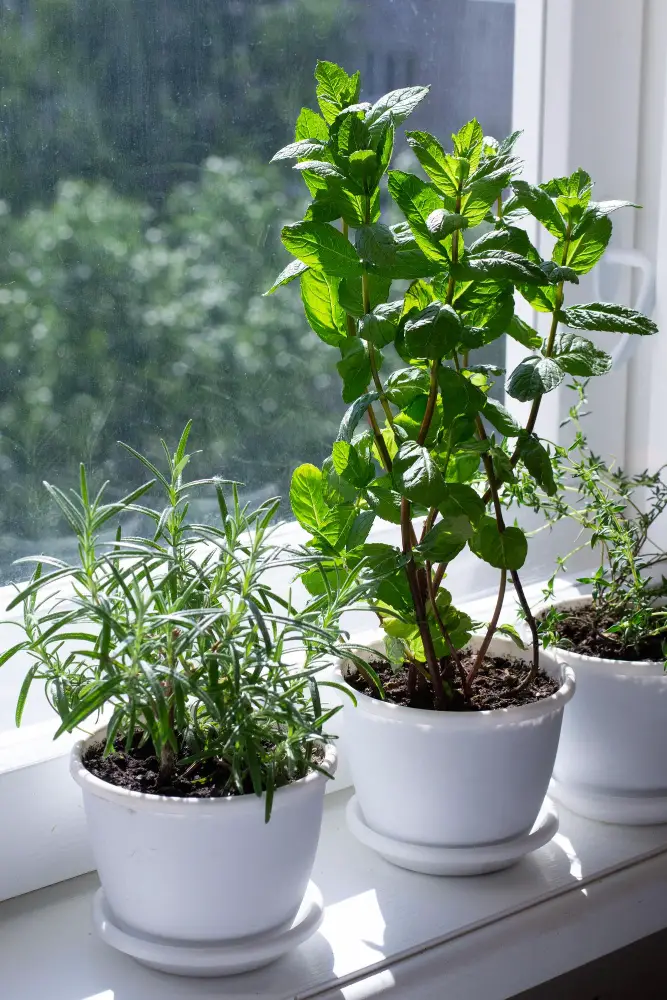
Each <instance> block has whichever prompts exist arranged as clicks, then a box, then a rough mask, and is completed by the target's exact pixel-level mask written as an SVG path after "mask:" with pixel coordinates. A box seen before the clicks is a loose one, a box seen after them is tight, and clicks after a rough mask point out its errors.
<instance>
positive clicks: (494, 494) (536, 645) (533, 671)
mask: <svg viewBox="0 0 667 1000" xmlns="http://www.w3.org/2000/svg"><path fill="white" fill-rule="evenodd" d="M476 424H477V433H478V434H479V437H480V440H482V441H484V440H486V431H485V430H484V424H483V423H482V420H481V417H479V416H478V417H477V419H476ZM482 461H483V462H484V469H485V470H486V478H487V479H488V481H489V490H490V491H491V498H492V500H493V508H494V511H495V514H496V523H497V525H498V531H504V530H505V521H504V519H503V512H502V507H501V505H500V496H499V493H498V484H497V482H496V477H495V475H494V472H493V463H492V461H491V459H490V458H489V456H488V455H487V454H484V455H482ZM510 576H511V577H512V583H513V584H514V590H515V591H516V595H517V597H518V598H519V604H520V605H521V608H522V610H523V613H524V615H525V616H526V621H527V622H528V627H529V629H530V633H531V637H532V641H533V643H532V644H533V659H532V663H531V668H530V673H529V674H528V676H527V677H526V679H525V680H523V681H522V682H521V684H520V685H519V687H518V688H517V690H519V691H521V690H523V689H524V688H525V687H527V686H528V685H529V684H530V683H531V682H532V681H533V679H534V678H535V677H536V675H537V671H538V670H539V665H540V639H539V636H538V634H537V624H536V622H535V618H534V617H533V614H532V612H531V610H530V605H529V604H528V601H527V600H526V595H525V594H524V591H523V587H522V585H521V580H520V579H519V574H518V572H517V571H516V570H515V569H512V570H510ZM494 630H495V626H494ZM487 634H488V633H487Z"/></svg>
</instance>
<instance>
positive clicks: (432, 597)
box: [426, 562, 467, 695]
mask: <svg viewBox="0 0 667 1000" xmlns="http://www.w3.org/2000/svg"><path fill="white" fill-rule="evenodd" d="M426 586H427V588H428V597H429V601H430V602H431V607H432V609H433V614H434V615H435V620H436V622H437V623H438V628H439V629H440V634H441V635H442V638H443V639H444V640H445V642H446V643H447V649H448V650H449V655H450V656H451V658H452V659H453V661H454V663H455V664H456V669H457V672H458V675H459V677H460V679H461V686H462V688H463V693H464V695H465V693H466V688H467V678H466V672H465V670H464V669H463V664H462V663H461V657H460V656H459V652H458V650H457V649H456V648H455V646H454V643H453V642H452V638H451V636H450V634H449V631H448V630H447V627H446V625H445V623H444V622H443V620H442V616H441V614H440V611H439V610H438V605H437V604H436V597H437V592H436V590H435V589H434V587H433V577H432V575H431V564H430V563H428V562H427V563H426Z"/></svg>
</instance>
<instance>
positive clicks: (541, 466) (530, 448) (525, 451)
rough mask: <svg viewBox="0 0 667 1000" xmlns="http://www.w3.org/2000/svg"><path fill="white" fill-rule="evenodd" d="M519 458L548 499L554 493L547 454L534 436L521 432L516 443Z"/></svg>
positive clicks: (554, 488) (554, 487)
mask: <svg viewBox="0 0 667 1000" xmlns="http://www.w3.org/2000/svg"><path fill="white" fill-rule="evenodd" d="M517 447H518V451H519V457H520V459H521V461H522V462H523V464H524V465H525V466H526V468H527V469H528V472H529V473H530V474H531V476H532V477H533V479H534V480H535V482H536V483H537V484H538V486H541V487H542V489H543V490H544V492H545V493H547V494H548V495H549V496H550V497H551V496H553V495H554V494H555V492H556V483H555V482H554V474H553V469H552V467H551V458H550V457H549V453H548V451H547V450H546V448H545V447H544V445H543V444H542V443H541V441H540V439H539V438H538V437H537V435H536V434H527V433H526V432H525V431H523V430H522V431H521V433H520V435H519V440H518V443H517Z"/></svg>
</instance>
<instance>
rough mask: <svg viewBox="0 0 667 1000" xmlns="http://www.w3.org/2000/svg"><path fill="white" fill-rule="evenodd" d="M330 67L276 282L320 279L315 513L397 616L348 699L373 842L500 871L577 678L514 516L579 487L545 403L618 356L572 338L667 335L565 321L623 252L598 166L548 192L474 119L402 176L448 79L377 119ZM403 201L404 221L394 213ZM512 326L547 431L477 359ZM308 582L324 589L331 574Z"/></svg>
mask: <svg viewBox="0 0 667 1000" xmlns="http://www.w3.org/2000/svg"><path fill="white" fill-rule="evenodd" d="M315 77H316V82H317V99H318V103H319V108H320V113H319V114H318V113H316V112H314V111H311V110H308V109H304V110H302V111H301V113H300V115H299V117H298V120H297V123H296V134H295V141H294V142H293V143H291V144H290V145H289V146H287V147H285V148H284V149H281V150H280V151H279V152H278V153H277V154H276V156H275V157H274V159H277V160H283V159H287V158H292V159H294V160H295V161H296V163H295V169H296V170H297V171H299V172H300V173H301V175H302V176H303V178H304V180H305V182H306V184H307V186H308V189H309V191H310V193H311V196H312V201H311V203H310V205H309V207H308V209H307V211H306V213H305V217H304V219H303V220H302V221H300V222H297V223H295V224H293V225H288V226H285V228H284V229H283V231H282V241H283V244H284V245H285V247H286V249H287V250H289V251H290V252H291V253H292V254H293V256H294V258H295V259H294V260H293V261H292V262H291V263H290V264H288V265H287V267H286V268H285V270H284V271H283V272H282V274H281V275H280V276H279V277H278V279H277V280H276V282H275V284H274V286H273V287H272V288H271V289H270V292H273V291H275V290H276V288H278V287H279V286H281V285H283V284H286V283H287V282H289V281H292V280H294V279H297V278H298V279H299V280H300V284H301V296H302V299H303V304H304V310H305V314H306V317H307V319H308V322H309V323H310V326H311V327H312V329H313V331H314V332H315V334H317V335H318V336H319V337H320V338H321V339H322V340H324V341H325V342H326V343H327V344H330V345H331V347H332V349H334V350H336V351H337V352H339V360H338V362H337V369H338V372H339V374H340V376H341V379H342V383H343V387H342V394H343V400H344V402H346V403H347V404H349V409H348V410H347V412H346V413H345V416H344V417H343V420H342V422H341V425H340V430H339V433H338V437H337V440H336V441H335V443H334V445H333V449H332V454H331V455H330V456H329V457H328V458H327V459H326V460H325V461H324V464H323V465H322V468H321V469H320V468H317V467H315V466H314V465H310V464H307V465H302V466H300V467H299V468H298V469H297V470H296V471H295V473H294V476H293V479H292V485H291V502H292V509H293V511H294V514H295V516H296V518H297V520H298V521H299V522H300V523H301V525H302V526H303V527H304V528H305V529H306V530H308V531H309V533H310V535H311V541H310V545H311V547H313V548H314V549H316V550H318V551H320V552H321V553H322V555H323V557H324V558H325V563H324V566H325V567H326V570H327V572H328V573H329V576H330V579H329V585H330V586H331V587H335V585H336V579H337V577H338V576H339V575H340V573H341V572H343V571H347V570H349V569H350V568H353V567H356V566H359V565H361V566H362V567H363V568H362V574H363V579H364V581H365V585H366V596H367V600H368V603H369V605H370V606H371V607H372V608H373V610H374V611H375V612H376V613H377V616H378V619H379V622H380V631H379V633H378V635H377V637H376V638H377V641H375V642H371V643H370V646H371V647H375V652H371V653H368V652H367V653H366V654H365V655H361V656H359V655H356V656H351V657H350V658H349V659H348V660H347V662H346V663H344V665H343V676H342V678H341V679H342V680H343V681H344V682H345V683H347V684H348V686H349V687H350V689H353V690H354V691H355V692H356V702H357V704H356V707H354V705H352V704H349V705H346V706H345V709H344V715H345V732H346V741H347V744H348V749H349V754H350V763H351V768H352V773H353V778H354V783H355V788H356V797H357V798H356V804H355V808H356V809H357V812H356V813H355V815H354V823H355V829H356V831H357V832H358V833H359V832H360V831H365V832H362V833H361V835H362V836H364V837H365V838H366V841H367V842H369V843H370V842H373V843H374V844H375V846H377V847H378V849H379V850H381V851H383V852H384V853H385V855H386V856H387V857H389V858H390V859H391V860H395V861H397V863H399V864H404V865H406V866H407V867H416V868H419V869H420V870H427V871H438V870H440V871H442V870H450V869H449V868H448V867H447V866H448V864H449V862H448V861H447V857H449V858H450V860H451V858H452V854H451V852H450V853H449V855H447V850H446V849H448V848H450V847H451V846H452V845H458V846H459V847H461V846H464V847H465V846H469V847H471V848H472V849H473V850H474V851H476V852H477V854H476V856H477V857H478V858H482V855H483V854H484V851H482V850H481V849H480V845H488V844H489V843H494V842H498V841H505V842H508V841H511V840H512V839H513V838H514V840H515V841H516V843H517V844H518V845H519V846H518V847H517V850H520V851H523V850H529V849H531V848H530V847H526V846H525V843H526V841H525V838H526V835H527V833H528V831H530V830H531V827H532V826H533V824H534V822H535V819H536V817H537V816H538V812H539V810H540V807H541V805H542V802H543V799H544V795H545V792H546V790H547V786H548V783H549V779H550V777H551V772H552V767H553V762H554V758H555V755H556V750H557V744H558V738H559V731H560V725H561V718H562V712H563V708H564V705H565V703H566V702H567V701H568V700H569V698H570V697H571V695H572V693H573V690H574V680H573V674H572V671H571V670H570V669H569V668H568V667H565V666H562V665H560V664H556V663H554V662H553V660H552V659H551V658H546V657H541V655H540V642H539V636H538V631H537V626H536V623H535V621H534V618H533V616H532V614H531V612H530V608H529V607H528V605H527V602H526V599H525V595H524V591H523V587H522V584H521V579H520V571H521V569H522V567H523V565H524V563H525V560H526V557H527V551H528V543H527V539H526V536H525V534H524V532H523V530H522V529H521V527H520V526H519V525H518V524H517V523H511V522H510V521H509V518H508V515H507V506H508V505H509V504H510V503H512V502H516V501H517V499H518V500H521V494H520V493H519V491H518V490H517V488H516V485H517V483H518V479H517V477H518V476H519V477H522V476H526V477H528V478H529V479H530V480H531V481H532V482H533V484H534V486H535V487H537V486H539V487H541V488H542V489H543V490H545V491H546V492H547V493H548V494H552V493H554V492H555V490H556V483H555V481H554V475H553V469H552V463H553V453H552V451H551V449H550V448H549V446H548V445H546V446H545V444H544V443H543V442H542V441H541V440H540V438H539V437H538V435H537V434H536V432H535V427H536V421H537V416H538V412H539V409H540V402H541V400H542V397H543V395H544V394H545V393H547V392H549V391H551V390H552V389H554V388H555V387H556V386H558V385H559V384H560V383H561V382H562V381H563V379H564V378H565V376H566V374H584V375H600V374H603V373H604V372H605V371H607V370H608V369H609V367H610V359H609V357H608V355H606V354H605V353H604V352H603V351H601V350H599V349H598V348H597V347H595V346H594V345H593V343H592V342H591V341H590V340H588V339H587V338H585V337H584V336H582V335H581V334H580V333H579V332H577V333H572V332H566V331H565V330H564V329H561V327H563V328H564V327H566V326H569V327H572V328H575V329H576V330H577V331H580V330H604V331H611V332H613V331H627V332H634V333H640V334H641V333H651V332H653V330H654V327H653V325H652V324H651V323H650V321H648V320H647V319H645V318H644V317H643V316H640V315H639V314H637V313H634V312H633V311H632V310H629V309H624V308H623V307H620V306H615V305H609V304H606V303H590V304H588V305H579V306H573V307H571V308H567V309H566V308H565V305H564V300H565V294H566V293H565V290H566V287H567V286H568V285H570V284H577V283H578V281H579V276H580V275H581V274H585V273H586V272H588V271H589V270H590V269H591V268H592V267H593V266H594V265H595V264H596V263H597V261H598V260H599V259H600V258H601V257H602V255H603V253H604V251H605V248H606V246H607V244H608V242H609V238H610V235H611V221H610V218H609V216H610V213H611V212H613V211H614V210H616V209H618V208H620V207H622V206H623V205H624V204H626V203H625V202H594V201H592V200H591V188H592V183H591V179H590V177H589V176H588V174H587V173H585V171H583V170H576V171H575V172H574V173H573V174H572V175H571V176H570V177H561V178H555V179H554V180H552V181H549V182H548V183H546V184H542V185H540V186H539V187H537V186H534V185H531V184H529V183H527V182H526V181H524V180H521V179H520V178H519V176H518V175H519V171H520V167H521V164H520V162H519V160H518V159H517V157H516V155H515V152H514V147H515V143H516V140H517V137H518V133H514V134H513V135H511V136H510V137H509V138H507V139H505V140H503V141H502V142H497V141H496V140H494V139H491V138H488V137H485V136H484V133H483V131H482V128H481V127H480V125H479V123H478V122H477V121H475V120H473V121H470V122H468V123H467V124H466V125H464V126H463V127H462V128H461V129H460V131H459V132H457V133H456V134H455V135H454V136H453V149H452V151H451V152H446V151H445V149H444V147H443V146H442V145H441V144H440V142H439V141H438V140H437V139H436V138H435V137H434V136H432V135H430V134H429V133H427V132H424V131H408V132H407V133H406V136H407V142H408V144H409V146H410V148H411V149H412V151H413V152H414V154H415V156H416V159H417V160H418V161H419V164H420V165H421V167H422V169H423V171H424V173H425V175H426V176H425V177H422V176H418V175H417V174H415V173H410V172H405V171H402V170H390V169H388V168H389V166H390V161H391V157H392V150H393V148H394V142H395V138H396V128H397V126H399V125H401V124H402V122H403V121H404V120H405V119H406V118H407V117H408V115H409V114H410V113H411V112H412V111H413V110H414V108H415V107H416V106H417V105H418V104H419V103H420V102H421V101H422V100H423V99H424V98H425V97H426V95H427V88H424V87H410V88H406V89H403V90H398V91H393V92H392V93H390V94H387V95H385V96H384V97H382V98H380V100H378V101H377V102H376V103H375V104H373V105H372V106H371V105H370V104H367V103H364V102H360V80H359V74H358V73H357V74H354V75H353V76H348V74H347V73H346V72H345V71H344V70H342V69H341V68H340V67H338V66H336V65H334V64H332V63H319V64H318V66H317V69H316V73H315ZM385 178H386V186H387V189H388V193H385V189H384V183H385ZM383 208H384V209H385V210H387V209H388V212H387V215H388V216H390V217H391V216H393V218H394V219H395V218H396V213H398V214H399V215H400V217H401V221H398V222H395V221H394V222H391V221H387V222H385V221H383V219H384V218H385V216H383V215H382V210H383ZM526 215H532V216H534V217H535V218H536V219H537V220H538V222H539V223H541V224H542V225H543V226H544V227H545V228H546V229H547V230H548V232H549V233H551V234H552V235H553V236H554V238H555V239H554V248H553V253H552V256H551V259H549V260H543V259H542V258H541V256H540V254H539V253H538V251H537V250H536V248H535V247H534V246H533V245H532V243H531V242H530V240H529V238H528V235H527V233H526V231H525V230H524V229H523V228H521V225H520V224H521V220H522V219H523V218H524V217H525V216H526ZM396 283H398V284H396ZM515 293H519V295H521V296H523V297H524V298H525V299H527V301H528V302H529V303H530V304H531V305H533V306H534V307H535V308H536V309H538V310H541V311H543V312H548V313H551V316H552V319H551V324H550V329H549V333H548V335H547V336H546V337H545V338H544V339H543V338H542V337H541V336H539V335H538V334H537V333H536V331H535V330H533V329H531V328H530V327H529V326H528V325H527V324H526V323H525V322H523V321H522V320H521V319H520V318H519V317H518V316H517V315H516V313H515V307H514V303H515ZM504 333H507V334H509V336H511V337H513V338H514V339H516V340H518V341H519V342H520V343H521V344H522V345H523V346H525V347H526V349H527V356H526V358H525V359H524V360H523V361H522V362H521V364H520V365H519V366H518V367H517V368H516V369H515V370H514V371H513V372H512V374H511V375H510V377H509V380H508V382H507V392H508V393H509V394H510V395H511V396H513V397H514V398H515V399H517V400H520V401H526V402H530V404H531V406H530V410H529V413H528V416H527V419H526V422H525V425H524V426H520V425H519V424H518V423H517V421H516V420H515V419H514V418H513V417H512V416H511V415H510V413H509V412H508V410H507V409H506V408H505V407H504V406H503V405H502V403H500V402H499V401H498V400H497V399H496V398H495V397H494V395H493V394H492V392H491V390H492V387H493V384H494V380H495V379H496V378H497V377H498V376H500V375H502V374H503V372H502V369H498V368H495V367H491V366H489V365H484V364H477V363H475V351H476V350H477V349H479V348H481V347H484V346H485V345H487V344H489V343H491V342H492V341H494V340H496V339H497V338H498V337H501V336H502V335H503V334H504ZM385 353H386V354H387V355H388V356H389V357H390V358H391V360H386V361H385ZM376 519H380V520H384V521H388V522H390V523H392V524H394V525H396V535H397V544H394V545H391V544H378V543H374V542H372V541H370V542H369V541H368V540H367V539H368V535H369V532H370V530H371V527H372V525H373V523H374V521H375V520H376ZM466 549H468V550H471V551H472V552H473V553H474V554H475V556H477V557H478V558H479V559H480V560H482V561H483V562H485V563H487V564H489V565H490V566H492V567H493V568H494V569H495V570H497V573H498V588H497V599H496V602H495V610H494V611H493V614H492V616H491V619H490V621H489V622H488V623H487V624H486V625H485V626H484V627H483V629H482V630H481V632H480V631H479V627H480V626H479V625H478V623H474V622H472V621H471V619H470V618H469V617H468V615H466V614H465V613H464V612H462V611H461V610H459V609H458V608H457V607H456V604H455V601H454V596H453V595H452V593H451V592H450V591H449V590H448V589H446V587H445V586H444V583H445V582H446V580H447V575H448V573H451V571H452V567H453V565H455V561H456V559H457V558H458V557H459V556H460V555H461V554H462V553H463V552H464V550H466ZM304 582H305V584H306V586H307V587H309V588H310V589H311V592H313V593H318V592H319V591H320V590H321V588H322V579H321V577H320V576H315V575H313V574H311V573H306V575H305V577H304ZM510 587H512V588H513V589H514V592H515V594H516V597H517V599H518V601H519V604H520V605H521V607H522V608H523V609H524V612H525V616H526V621H527V623H528V626H529V629H530V633H531V651H530V653H529V654H526V653H525V652H523V651H522V650H517V651H516V652H514V653H512V650H513V648H514V647H513V646H512V642H511V640H512V638H514V639H516V638H518V637H517V636H516V633H514V631H513V630H512V629H508V628H507V627H504V626H499V625H498V622H499V617H500V613H501V608H502V604H503V600H504V597H505V594H506V591H507V590H508V589H509V588H510ZM473 633H478V634H476V635H473ZM498 633H505V636H503V635H498ZM508 634H509V638H508ZM353 646H354V643H351V644H350V647H349V648H348V652H351V647H353ZM552 833H553V829H552V828H551V834H552ZM542 842H543V841H542ZM534 843H536V841H534ZM441 849H445V850H444V853H443V851H442V850H441ZM491 855H493V851H491ZM484 856H485V857H486V858H487V860H488V857H489V856H490V855H489V852H488V851H487V852H486V854H485V855H484ZM494 856H495V857H496V858H497V856H498V854H497V852H496V854H495V855H494ZM443 859H444V860H443ZM480 863H481V862H480ZM505 863H506V862H505ZM476 865H477V862H474V863H473V864H472V868H469V869H466V870H482V869H480V868H479V867H478V866H477V867H476ZM498 866H499V865H496V867H498ZM464 868H465V866H464Z"/></svg>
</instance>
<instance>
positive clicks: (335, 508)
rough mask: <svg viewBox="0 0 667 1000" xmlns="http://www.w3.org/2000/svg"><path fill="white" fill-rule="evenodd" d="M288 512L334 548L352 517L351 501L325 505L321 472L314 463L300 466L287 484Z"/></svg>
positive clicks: (339, 542)
mask: <svg viewBox="0 0 667 1000" xmlns="http://www.w3.org/2000/svg"><path fill="white" fill-rule="evenodd" d="M290 504H291V507H292V513H293V514H294V516H295V518H296V519H297V521H298V522H299V524H300V525H301V527H302V528H305V529H306V531H310V532H311V533H312V534H313V535H315V536H316V537H319V538H321V539H324V541H325V542H327V543H328V544H329V545H331V546H333V547H334V548H338V547H339V546H340V545H341V544H342V542H343V541H344V539H345V536H346V535H347V533H348V531H349V529H350V526H351V524H352V522H353V520H354V517H355V510H354V507H353V505H351V504H336V505H329V504H328V503H327V502H326V501H325V499H324V489H323V477H322V473H321V472H320V470H319V469H318V468H316V467H315V466H314V465H308V464H306V465H300V466H299V467H298V468H297V469H295V471H294V473H293V474H292V482H291V484H290Z"/></svg>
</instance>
